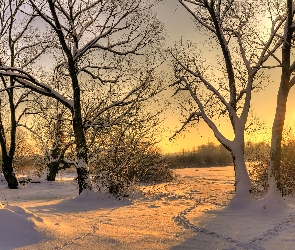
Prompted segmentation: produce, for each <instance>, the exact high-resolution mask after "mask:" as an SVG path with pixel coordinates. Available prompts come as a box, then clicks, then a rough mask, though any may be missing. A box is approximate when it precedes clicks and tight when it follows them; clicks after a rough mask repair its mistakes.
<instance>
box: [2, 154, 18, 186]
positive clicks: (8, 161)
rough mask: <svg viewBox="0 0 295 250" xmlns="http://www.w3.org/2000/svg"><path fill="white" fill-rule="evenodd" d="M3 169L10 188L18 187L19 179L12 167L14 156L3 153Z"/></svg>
mask: <svg viewBox="0 0 295 250" xmlns="http://www.w3.org/2000/svg"><path fill="white" fill-rule="evenodd" d="M2 171H3V175H4V177H5V180H6V181H7V184H8V187H9V188H10V189H17V188H18V181H17V178H16V176H15V173H14V171H13V167H12V158H11V157H9V156H3V155H2Z"/></svg>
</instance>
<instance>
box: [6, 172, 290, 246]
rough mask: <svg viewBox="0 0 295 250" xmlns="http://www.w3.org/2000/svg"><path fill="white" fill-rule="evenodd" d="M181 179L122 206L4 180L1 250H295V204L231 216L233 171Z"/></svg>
mask: <svg viewBox="0 0 295 250" xmlns="http://www.w3.org/2000/svg"><path fill="white" fill-rule="evenodd" d="M176 173H177V174H178V175H179V177H178V180H177V181H176V182H173V183H169V184H167V183H163V184H159V185H155V186H142V187H141V190H142V191H143V193H145V195H144V196H142V195H140V194H138V193H137V194H135V195H134V197H132V199H129V200H125V201H116V200H114V199H110V198H109V197H108V196H105V195H102V194H100V195H98V194H96V193H91V194H88V195H82V196H78V197H77V192H78V191H77V184H76V182H75V181H73V176H63V177H60V178H59V179H58V181H57V182H55V183H47V182H42V183H29V184H27V185H25V186H21V187H20V189H18V190H9V189H8V188H6V186H5V185H4V184H3V183H2V182H1V180H0V197H1V203H2V204H3V206H2V207H1V208H0V249H1V250H2V249H5V250H6V249H15V248H17V249H112V250H115V249H202V250H204V249H231V250H233V249H274V250H275V249H294V243H295V206H294V204H295V202H294V199H293V198H292V197H288V199H287V203H288V206H289V207H288V208H287V209H282V210H281V211H280V212H275V209H269V210H268V211H267V212H266V211H263V210H259V209H258V210H257V209H256V210H255V209H244V210H229V209H225V205H226V204H227V203H228V201H229V200H230V199H231V197H232V196H233V193H234V192H233V190H234V186H233V180H234V173H233V167H215V168H201V169H196V168H190V169H179V170H176ZM1 183H2V184H1Z"/></svg>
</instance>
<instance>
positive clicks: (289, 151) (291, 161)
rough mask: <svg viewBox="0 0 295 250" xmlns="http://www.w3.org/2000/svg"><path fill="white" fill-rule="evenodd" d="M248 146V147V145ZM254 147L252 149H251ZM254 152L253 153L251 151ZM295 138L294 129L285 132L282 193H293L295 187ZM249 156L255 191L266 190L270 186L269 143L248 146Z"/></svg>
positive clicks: (282, 159) (282, 160)
mask: <svg viewBox="0 0 295 250" xmlns="http://www.w3.org/2000/svg"><path fill="white" fill-rule="evenodd" d="M246 148H247V147H246ZM251 148H252V149H251ZM249 152H252V155H251V154H250V153H249ZM294 152H295V138H294V135H293V133H292V130H291V129H289V130H288V131H285V132H284V138H283V141H282V158H281V183H282V188H281V190H280V191H281V193H282V195H283V196H284V195H288V194H292V193H293V192H294V188H295V157H294ZM246 153H247V154H248V156H247V158H248V161H249V173H250V177H251V179H252V185H253V191H254V192H265V191H266V190H267V188H268V182H267V181H268V172H267V171H268V165H269V145H268V144H266V143H258V144H252V145H251V146H248V151H247V150H246Z"/></svg>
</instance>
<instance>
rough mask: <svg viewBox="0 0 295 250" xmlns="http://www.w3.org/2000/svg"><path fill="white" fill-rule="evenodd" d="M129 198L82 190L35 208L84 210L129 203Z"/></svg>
mask: <svg viewBox="0 0 295 250" xmlns="http://www.w3.org/2000/svg"><path fill="white" fill-rule="evenodd" d="M131 204H132V201H131V200H130V199H127V198H126V199H116V198H115V197H113V196H112V195H111V194H109V193H102V192H94V191H92V190H91V191H90V190H88V191H83V192H82V193H81V194H80V195H78V196H77V197H73V198H69V199H64V200H62V201H61V202H59V203H57V204H54V205H49V206H42V207H35V208H36V209H43V210H44V209H46V210H47V211H54V212H66V213H73V212H86V211H92V210H96V209H100V208H113V207H122V206H128V205H131Z"/></svg>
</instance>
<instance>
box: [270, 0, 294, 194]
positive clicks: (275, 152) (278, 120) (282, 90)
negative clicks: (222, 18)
mask: <svg viewBox="0 0 295 250" xmlns="http://www.w3.org/2000/svg"><path fill="white" fill-rule="evenodd" d="M286 2H287V19H286V24H285V29H284V42H283V47H282V73H281V82H280V87H279V92H278V95H277V108H276V114H275V118H274V122H273V127H272V138H271V149H270V164H269V170H268V175H269V185H274V181H275V183H276V186H277V189H278V190H280V191H281V190H282V183H281V170H280V165H281V150H282V149H281V142H282V134H283V129H284V122H285V115H286V105H287V100H288V94H289V91H290V88H291V84H290V77H291V73H292V70H291V69H290V65H291V63H290V61H291V46H292V37H293V33H294V28H293V27H292V26H293V1H292V0H287V1H286ZM272 188H273V187H272Z"/></svg>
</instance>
